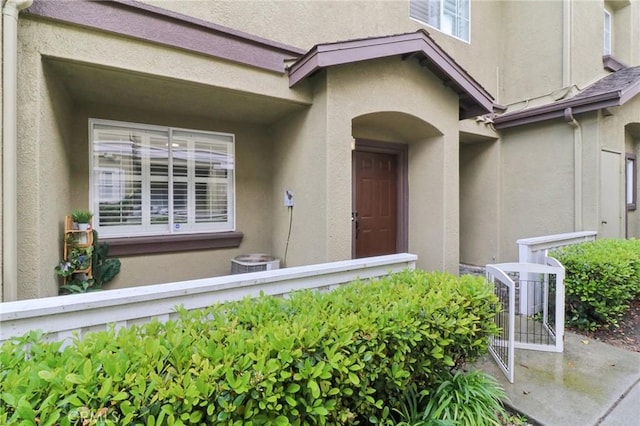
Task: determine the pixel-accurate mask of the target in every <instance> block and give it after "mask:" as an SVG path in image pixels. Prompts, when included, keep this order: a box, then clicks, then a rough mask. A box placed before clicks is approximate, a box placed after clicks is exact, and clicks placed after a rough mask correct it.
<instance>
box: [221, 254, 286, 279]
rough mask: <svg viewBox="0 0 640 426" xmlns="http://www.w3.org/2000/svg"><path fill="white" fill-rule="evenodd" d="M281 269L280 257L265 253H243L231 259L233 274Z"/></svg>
mask: <svg viewBox="0 0 640 426" xmlns="http://www.w3.org/2000/svg"><path fill="white" fill-rule="evenodd" d="M272 269H280V259H276V258H275V257H273V256H270V255H268V254H264V253H254V254H241V255H240V256H236V257H235V258H233V259H232V260H231V274H232V275H233V274H244V273H247V272H259V271H270V270H272Z"/></svg>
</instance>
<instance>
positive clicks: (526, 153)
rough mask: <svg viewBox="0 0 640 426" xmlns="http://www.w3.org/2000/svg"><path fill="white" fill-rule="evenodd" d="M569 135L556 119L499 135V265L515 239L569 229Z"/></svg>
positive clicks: (511, 253) (511, 254)
mask: <svg viewBox="0 0 640 426" xmlns="http://www.w3.org/2000/svg"><path fill="white" fill-rule="evenodd" d="M572 134H573V132H572V130H571V127H569V125H568V124H566V123H564V122H562V121H560V120H557V121H550V122H543V123H540V124H539V125H536V126H535V127H533V126H523V127H521V128H516V129H513V130H511V129H509V130H508V131H504V132H503V138H502V147H501V157H502V176H501V178H500V180H501V192H502V195H501V211H500V220H501V222H502V232H501V235H500V254H499V257H500V261H514V260H517V253H518V251H517V245H516V240H518V239H520V238H525V237H535V236H540V235H550V234H558V233H563V232H571V231H573V230H574V223H573V222H574V221H573V219H574V215H573V212H574V210H573V208H574V202H573V196H574V191H573V169H572V167H571V165H572V164H573V136H572Z"/></svg>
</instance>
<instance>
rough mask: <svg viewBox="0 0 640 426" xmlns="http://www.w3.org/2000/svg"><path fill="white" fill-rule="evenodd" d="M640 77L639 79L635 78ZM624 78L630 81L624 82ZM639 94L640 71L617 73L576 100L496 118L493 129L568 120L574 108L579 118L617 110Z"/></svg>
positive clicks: (578, 96)
mask: <svg viewBox="0 0 640 426" xmlns="http://www.w3.org/2000/svg"><path fill="white" fill-rule="evenodd" d="M636 74H637V75H638V77H634V75H636ZM623 75H624V76H625V77H626V78H621V77H622V76H623ZM620 80H622V82H620ZM639 93H640V67H633V68H625V69H623V70H620V71H618V72H617V73H613V74H609V75H608V76H606V77H604V78H603V79H601V80H599V81H597V82H596V83H594V84H592V85H591V86H589V87H587V88H585V89H584V90H583V91H582V93H579V94H577V95H576V96H574V97H572V98H569V99H564V100H562V101H559V102H554V103H551V104H547V105H542V106H539V107H536V108H529V109H525V110H522V111H517V112H512V113H507V114H505V115H502V116H498V117H495V118H494V119H493V125H494V127H495V128H496V129H506V128H508V127H515V126H521V125H523V124H530V123H537V122H539V121H544V120H551V119H554V118H564V114H565V110H566V109H567V108H570V109H571V111H572V113H573V114H574V115H575V114H580V113H583V112H589V111H597V110H599V109H604V108H611V107H616V106H620V105H623V104H624V103H625V102H627V101H629V100H630V99H631V98H633V97H634V96H636V95H638V94H639Z"/></svg>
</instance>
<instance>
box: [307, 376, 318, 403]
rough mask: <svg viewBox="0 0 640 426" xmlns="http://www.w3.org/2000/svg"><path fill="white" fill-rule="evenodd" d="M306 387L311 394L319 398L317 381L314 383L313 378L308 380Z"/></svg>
mask: <svg viewBox="0 0 640 426" xmlns="http://www.w3.org/2000/svg"><path fill="white" fill-rule="evenodd" d="M307 387H308V388H309V390H310V391H311V396H313V397H314V398H316V399H317V398H320V386H318V383H316V381H315V380H309V383H308V384H307Z"/></svg>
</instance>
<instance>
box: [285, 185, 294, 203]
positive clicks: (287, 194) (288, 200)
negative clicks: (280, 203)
mask: <svg viewBox="0 0 640 426" xmlns="http://www.w3.org/2000/svg"><path fill="white" fill-rule="evenodd" d="M284 206H285V207H293V191H292V190H290V189H285V191H284Z"/></svg>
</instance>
